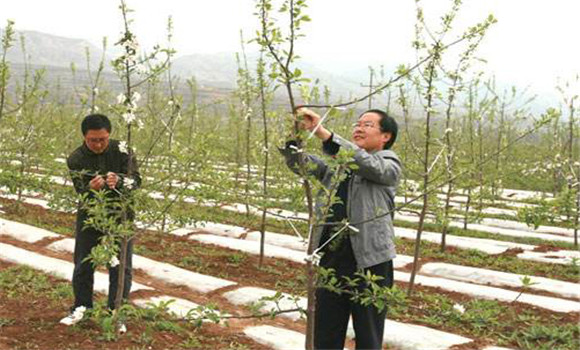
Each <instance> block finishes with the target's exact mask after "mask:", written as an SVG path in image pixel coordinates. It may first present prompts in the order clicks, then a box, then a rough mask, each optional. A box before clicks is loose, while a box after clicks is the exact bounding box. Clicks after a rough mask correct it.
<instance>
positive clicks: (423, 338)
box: [224, 287, 471, 350]
mask: <svg viewBox="0 0 580 350" xmlns="http://www.w3.org/2000/svg"><path fill="white" fill-rule="evenodd" d="M275 294H276V292H274V291H272V290H267V289H262V288H253V287H247V288H240V289H236V290H233V291H231V292H227V293H224V297H226V298H227V299H228V300H229V301H230V302H231V303H233V304H236V305H250V304H253V303H256V302H258V301H259V299H260V298H262V297H264V296H273V295H275ZM299 305H301V306H302V307H306V298H300V302H299ZM281 307H282V309H284V308H288V309H290V308H294V307H295V305H294V304H293V303H292V302H287V301H286V302H284V304H281ZM272 309H274V310H276V307H275V304H274V303H273V302H266V303H265V304H264V306H263V307H262V309H261V310H262V311H263V312H269V311H270V310H272ZM298 315H299V314H298V313H288V314H280V316H282V317H286V318H290V319H292V320H298V319H299V317H298ZM349 327H350V331H349V334H348V335H349V336H350V337H353V336H354V332H353V331H352V325H349ZM255 340H256V339H255ZM257 341H258V340H257ZM383 342H384V343H385V344H389V345H391V346H396V347H397V348H398V349H409V350H411V349H413V350H419V349H448V348H449V347H451V346H454V345H459V344H464V343H468V342H471V339H469V338H465V337H461V336H458V335H455V334H451V333H447V332H442V331H438V330H435V329H431V328H428V327H424V326H417V325H412V324H407V323H401V322H396V321H391V320H386V321H385V332H384V336H383ZM262 344H266V343H262ZM269 345H270V346H272V345H271V344H269ZM301 346H303V344H302V345H301Z"/></svg>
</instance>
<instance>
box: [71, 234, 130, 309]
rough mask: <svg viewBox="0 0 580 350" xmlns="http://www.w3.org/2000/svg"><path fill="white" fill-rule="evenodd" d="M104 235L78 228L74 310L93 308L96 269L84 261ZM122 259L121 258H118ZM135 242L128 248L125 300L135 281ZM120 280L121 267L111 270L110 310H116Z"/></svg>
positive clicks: (75, 253)
mask: <svg viewBox="0 0 580 350" xmlns="http://www.w3.org/2000/svg"><path fill="white" fill-rule="evenodd" d="M101 236H102V234H101V233H100V232H98V231H95V230H92V229H85V230H79V229H78V227H77V231H76V237H75V251H74V263H75V269H74V272H73V278H72V284H73V291H74V295H75V303H74V307H73V308H77V307H79V306H84V307H86V308H92V307H93V285H94V280H95V269H94V268H93V266H92V264H91V262H90V261H83V260H84V259H85V258H86V257H87V256H89V254H90V253H91V249H93V247H95V246H96V245H97V244H99V239H100V237H101ZM118 258H119V259H120V257H118ZM132 265H133V240H130V241H129V245H128V247H127V264H126V266H125V280H124V282H125V283H124V286H123V299H127V298H128V297H129V292H130V290H131V282H132V279H133V273H132ZM118 279H119V265H117V266H115V267H112V268H109V300H108V302H107V306H108V307H109V309H111V310H112V309H114V308H115V296H116V295H117V282H118Z"/></svg>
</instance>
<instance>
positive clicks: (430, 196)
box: [0, 0, 580, 350]
mask: <svg viewBox="0 0 580 350" xmlns="http://www.w3.org/2000/svg"><path fill="white" fill-rule="evenodd" d="M127 6H128V5H127V4H125V2H124V1H121V6H120V7H119V16H122V18H123V19H124V23H125V27H124V28H120V29H122V36H121V37H119V38H115V40H114V41H115V45H116V46H118V49H120V51H121V52H122V54H120V55H119V56H118V57H117V58H116V59H115V60H114V61H113V62H108V61H106V60H105V59H104V58H103V59H101V61H100V64H99V65H96V66H95V65H94V64H93V65H91V64H88V67H87V70H79V71H71V72H63V73H62V74H63V75H67V76H68V77H69V78H68V79H70V75H75V74H76V75H78V74H83V75H84V76H83V77H82V79H73V80H72V81H73V83H72V86H73V89H72V92H70V93H68V92H67V93H63V92H62V91H61V89H60V88H59V86H58V84H55V81H54V80H52V79H50V80H49V79H47V77H46V75H47V72H46V70H45V69H35V68H33V67H31V66H30V65H24V66H19V68H18V69H19V74H14V72H15V67H14V65H13V64H12V63H11V62H10V61H9V60H8V59H7V53H8V52H9V51H10V50H13V49H14V47H15V46H17V45H21V41H20V38H19V37H18V35H16V33H15V30H16V29H17V27H18V23H13V22H8V23H6V24H5V27H4V29H3V30H2V32H1V33H2V48H1V50H0V154H1V157H0V349H81V348H82V349H198V348H199V349H216V348H220V349H222V348H224V349H226V348H227V349H295V348H307V349H311V348H312V327H313V324H312V319H313V302H314V300H313V298H312V296H313V291H314V289H315V287H316V286H317V285H325V286H326V287H329V288H335V289H338V290H340V289H341V288H343V286H341V285H340V284H337V283H336V282H332V276H329V272H328V271H324V270H320V269H319V268H318V267H317V263H316V260H317V255H316V248H317V247H314V246H313V245H312V244H311V242H312V232H314V231H315V230H314V228H315V227H317V226H318V225H320V224H321V223H322V222H323V221H324V218H320V217H316V215H315V212H314V210H313V201H314V199H315V198H316V197H317V195H316V194H317V192H318V191H319V190H320V189H321V186H320V184H319V183H318V182H317V181H316V180H315V179H313V178H311V177H310V176H308V175H307V166H306V165H305V164H302V165H301V168H300V174H301V175H296V174H294V173H292V172H291V171H290V170H288V168H287V166H286V164H285V162H284V159H283V157H282V156H281V155H280V153H279V151H278V148H279V147H283V146H284V144H285V142H286V141H287V140H289V139H293V140H297V141H298V149H299V151H304V152H308V153H312V154H318V155H321V151H320V141H319V140H317V139H316V138H315V137H311V135H310V134H309V133H308V132H304V131H302V130H299V128H298V126H297V120H298V118H299V116H298V112H297V110H298V108H299V107H300V106H307V107H309V108H311V109H313V110H316V111H317V112H319V113H320V114H321V115H323V118H324V125H325V126H326V127H327V128H328V129H331V130H333V131H334V132H336V133H337V134H340V135H343V136H345V137H348V136H350V134H351V126H352V124H353V123H354V122H356V120H357V117H358V116H359V114H360V113H361V112H362V111H364V110H365V109H366V108H367V107H369V106H371V104H372V106H373V107H375V108H381V109H384V110H386V111H388V113H390V114H392V115H393V116H394V117H395V119H396V120H397V121H398V123H399V135H398V138H397V142H396V143H395V146H394V151H395V152H397V154H398V155H399V156H400V157H401V159H402V162H403V164H404V167H405V170H404V178H403V179H402V181H401V183H400V185H399V188H398V192H397V198H396V200H395V202H396V212H395V216H394V218H395V219H394V220H395V226H396V236H397V239H396V246H397V254H398V256H397V258H396V259H395V261H394V263H395V269H396V271H395V280H396V283H395V286H394V287H393V288H392V289H386V288H376V289H372V288H369V290H368V293H364V294H361V295H353V298H355V299H356V300H357V301H358V302H361V303H372V304H375V305H377V306H384V305H386V307H387V310H388V312H387V323H386V326H385V337H384V348H388V349H457V350H459V349H488V350H491V349H578V348H579V347H580V340H579V337H580V330H579V321H580V319H579V317H580V292H579V291H580V288H579V287H580V285H579V279H580V251H579V250H578V230H579V229H580V223H579V215H580V131H579V130H580V123H579V122H578V116H577V113H578V104H579V99H578V95H579V91H578V90H577V87H578V81H579V80H580V77H579V76H578V75H577V76H574V77H564V78H563V79H562V80H561V82H562V83H561V84H560V85H559V86H556V87H554V89H557V91H559V93H560V95H561V102H560V103H559V104H558V105H555V106H553V107H552V108H549V109H547V110H546V111H545V112H544V113H541V114H539V115H536V114H534V113H532V112H530V110H529V102H530V98H529V97H528V96H526V94H525V92H524V91H520V90H518V89H516V88H512V89H503V88H498V87H497V86H496V83H495V79H494V77H493V76H487V75H486V74H485V71H481V70H480V69H479V67H480V65H479V64H477V62H478V59H479V57H478V54H477V50H478V48H479V46H480V45H481V44H483V43H484V42H485V34H486V31H487V30H488V29H489V28H490V27H491V26H493V25H494V23H495V18H494V17H493V15H489V16H485V17H483V18H482V21H481V22H480V23H473V24H472V26H471V27H468V28H456V27H455V22H454V21H455V20H456V15H457V13H458V11H459V8H460V7H461V3H460V2H458V1H455V2H450V8H449V9H448V11H447V12H446V13H445V14H444V15H443V16H442V17H441V20H440V22H439V23H436V24H427V23H426V21H425V20H424V14H423V12H422V7H421V2H418V3H417V21H416V23H415V28H416V37H415V40H414V41H413V43H412V45H413V47H414V48H415V49H416V52H417V60H416V61H414V62H407V63H404V64H402V65H401V66H399V68H398V69H397V70H396V71H393V72H385V73H384V74H382V75H380V76H379V75H378V74H377V75H375V85H373V86H376V87H374V88H373V87H371V90H370V91H369V94H368V95H367V96H357V97H353V98H342V99H339V100H335V98H336V97H334V96H335V95H333V94H331V91H332V86H326V85H324V82H321V81H312V80H310V79H309V78H308V75H307V73H305V72H302V71H301V70H300V69H298V68H297V64H298V62H299V61H300V57H299V56H300V38H301V37H302V36H304V35H306V36H307V35H308V23H309V22H310V21H311V20H312V21H315V20H316V18H312V19H310V18H309V17H308V7H307V1H305V0H285V1H270V0H258V1H256V8H255V12H256V14H255V18H256V21H258V22H259V23H260V30H259V31H258V33H256V34H255V35H254V37H251V38H246V40H243V39H242V40H241V41H242V42H241V46H240V50H239V53H238V54H237V55H236V59H237V63H238V75H237V87H236V89H235V90H233V91H231V93H228V94H225V93H220V95H219V96H218V98H212V97H211V96H207V95H205V96H204V97H203V98H201V97H200V91H199V90H200V89H199V86H198V84H197V83H196V79H195V77H193V76H192V77H191V78H189V79H187V80H183V79H180V78H178V77H177V76H176V75H175V73H174V72H173V70H172V62H173V60H174V57H175V55H176V52H175V51H174V50H173V49H172V46H171V40H172V23H171V19H169V21H168V26H167V28H168V30H167V42H166V43H164V44H162V45H160V46H159V47H155V48H145V49H143V48H141V47H140V46H139V44H138V38H137V37H135V35H134V33H133V32H132V31H131V25H132V21H131V16H132V13H131V11H129V9H128V7H127ZM3 25H4V24H3ZM250 47H251V48H252V50H253V49H255V48H256V47H257V48H258V49H259V50H260V51H259V52H260V55H259V59H258V60H257V62H255V61H253V60H249V59H248V58H247V55H246V48H250ZM22 49H23V50H24V51H26V48H25V47H22ZM87 62H91V59H90V58H89V57H87ZM109 65H111V66H112V67H113V69H114V72H115V73H116V74H115V75H112V74H110V73H105V71H106V69H105V67H107V66H109ZM78 81H82V82H83V83H82V84H78V83H76V82H78ZM90 113H103V114H105V115H108V116H109V117H110V118H111V120H112V121H113V124H114V126H113V133H112V138H114V139H118V140H121V141H122V142H123V143H124V144H125V145H126V146H127V147H128V148H129V149H130V148H132V149H133V150H135V156H136V157H137V161H138V163H139V168H140V169H139V170H140V173H141V175H142V176H143V185H142V187H141V188H140V189H139V190H137V191H134V192H131V193H127V194H123V195H122V198H123V201H122V205H121V207H120V210H121V212H126V211H128V210H131V209H135V210H136V212H137V219H136V228H135V229H133V228H132V227H127V225H126V224H115V225H111V224H110V223H108V222H107V220H106V214H105V213H106V206H107V205H109V203H108V202H107V200H106V198H104V196H100V197H99V196H97V197H96V200H93V201H87V202H86V203H85V205H87V206H89V207H90V210H91V213H92V214H93V215H94V217H95V218H96V219H95V220H94V223H93V224H94V225H95V227H96V228H99V229H102V230H104V231H106V232H107V233H108V235H109V236H110V237H111V239H110V240H108V241H107V242H103V246H102V249H98V250H95V251H94V252H93V254H92V258H93V261H94V262H95V263H96V264H98V265H99V266H100V267H101V269H100V270H99V271H100V272H99V273H98V274H97V276H96V277H95V280H96V287H95V290H96V291H97V292H98V293H99V294H98V297H97V299H98V300H99V303H98V304H97V307H95V309H94V310H92V311H91V312H90V315H89V316H88V317H87V319H86V320H85V321H83V322H82V323H80V324H78V325H75V326H72V327H69V328H67V327H65V326H63V325H60V324H59V323H58V320H59V319H60V318H62V317H64V316H65V314H66V313H67V311H68V308H69V307H70V306H71V304H72V300H73V296H72V287H71V284H70V279H71V273H72V270H73V264H72V252H73V249H74V243H73V242H74V240H73V238H74V222H75V211H76V208H77V202H78V201H79V198H78V196H77V195H76V194H75V192H74V189H73V187H72V185H71V180H70V174H69V172H68V170H67V167H66V158H67V156H68V155H69V154H70V153H71V152H72V151H73V150H74V149H75V148H77V147H78V146H79V145H80V144H81V142H82V138H81V133H80V127H79V126H80V122H81V120H82V118H83V117H84V116H85V115H87V114H90ZM331 162H332V163H333V166H335V167H337V169H339V168H344V167H345V166H348V162H349V159H348V157H342V158H341V157H339V158H337V159H335V160H332V161H331ZM126 175H130V174H126ZM336 181H338V180H336ZM332 195H333V194H332V193H330V194H329V195H328V200H327V202H326V203H325V204H326V207H329V206H330V205H331V204H332V201H333V199H332ZM388 214H390V213H379V214H377V216H380V215H388ZM348 225H349V223H345V228H346V227H347V226H348ZM347 231H348V230H347ZM129 239H135V256H134V261H133V267H134V269H135V273H134V286H133V289H132V293H131V297H130V303H129V304H127V305H124V306H123V307H121V308H118V309H117V310H118V311H116V312H114V313H113V314H108V313H107V312H105V310H104V309H105V303H106V301H105V300H106V298H105V295H106V290H107V283H108V277H107V276H106V268H105V267H106V266H107V264H110V261H111V259H112V258H113V257H114V256H116V255H117V254H118V249H116V248H115V247H117V246H120V247H121V250H123V248H124V247H126V244H127V241H128V240H129ZM122 256H123V254H122V252H121V257H122ZM120 264H121V266H123V264H124V261H123V259H122V258H121V261H120ZM366 278H369V277H366ZM118 301H119V302H120V300H118ZM119 319H122V320H124V321H125V322H126V323H127V325H128V328H129V330H128V332H127V333H125V334H120V333H119V332H118V330H117V329H116V326H115V324H116V323H115V322H116V321H117V320H119ZM352 336H353V333H352V332H349V340H348V343H347V347H349V348H354V345H353V344H354V342H353V340H352Z"/></svg>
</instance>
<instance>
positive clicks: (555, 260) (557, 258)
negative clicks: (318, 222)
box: [518, 250, 580, 265]
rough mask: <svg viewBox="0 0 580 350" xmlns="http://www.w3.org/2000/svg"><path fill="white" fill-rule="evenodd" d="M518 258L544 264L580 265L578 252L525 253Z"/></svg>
mask: <svg viewBox="0 0 580 350" xmlns="http://www.w3.org/2000/svg"><path fill="white" fill-rule="evenodd" d="M518 258H520V259H524V260H532V261H537V262H543V263H551V264H562V265H573V264H576V265H580V252H579V251H576V250H559V251H556V252H523V253H520V254H518Z"/></svg>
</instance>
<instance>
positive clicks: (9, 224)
mask: <svg viewBox="0 0 580 350" xmlns="http://www.w3.org/2000/svg"><path fill="white" fill-rule="evenodd" d="M2 235H5V236H10V237H12V238H15V239H17V240H19V241H23V242H28V243H35V242H38V241H41V240H43V239H45V238H57V237H61V236H60V235H58V234H56V233H54V232H50V231H47V230H44V229H41V228H38V227H34V226H30V225H26V224H21V223H19V222H15V221H10V220H5V219H0V236H2Z"/></svg>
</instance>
